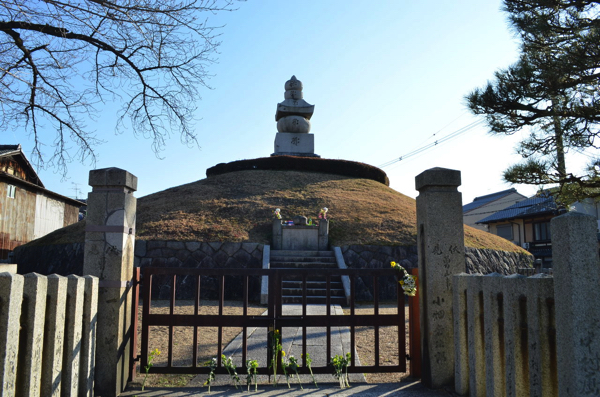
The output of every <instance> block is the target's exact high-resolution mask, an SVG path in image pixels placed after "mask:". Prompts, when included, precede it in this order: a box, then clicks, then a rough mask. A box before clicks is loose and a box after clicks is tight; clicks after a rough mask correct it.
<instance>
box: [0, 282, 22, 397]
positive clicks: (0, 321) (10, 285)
mask: <svg viewBox="0 0 600 397" xmlns="http://www.w3.org/2000/svg"><path fill="white" fill-rule="evenodd" d="M23 284H24V279H23V276H21V275H19V274H13V273H0V301H2V302H4V303H3V304H2V310H0V395H2V396H14V395H15V388H16V381H17V358H18V354H19V329H20V319H21V305H22V302H23Z"/></svg>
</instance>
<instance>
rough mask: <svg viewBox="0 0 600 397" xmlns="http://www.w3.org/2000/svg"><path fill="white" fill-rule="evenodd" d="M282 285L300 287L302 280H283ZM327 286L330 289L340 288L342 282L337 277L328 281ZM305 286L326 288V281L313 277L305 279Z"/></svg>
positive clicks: (284, 286)
mask: <svg viewBox="0 0 600 397" xmlns="http://www.w3.org/2000/svg"><path fill="white" fill-rule="evenodd" d="M282 287H283V288H297V289H302V280H300V281H297V280H283V282H282ZM329 287H330V288H332V289H342V288H343V284H342V282H341V281H340V279H339V277H338V278H337V279H333V280H331V281H330V282H329ZM306 288H312V289H315V288H317V289H326V288H327V282H326V281H324V280H323V279H322V278H320V277H315V278H313V279H312V280H306Z"/></svg>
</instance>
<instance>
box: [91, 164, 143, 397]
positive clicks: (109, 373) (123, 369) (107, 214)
mask: <svg viewBox="0 0 600 397" xmlns="http://www.w3.org/2000/svg"><path fill="white" fill-rule="evenodd" d="M89 183H90V186H92V192H91V193H90V194H89V195H88V217H87V224H86V233H85V254H84V255H85V256H84V266H83V274H84V275H92V276H96V277H98V278H99V283H98V323H97V336H98V338H97V344H96V371H95V395H101V396H102V397H109V396H117V395H118V394H119V393H120V392H121V391H123V389H124V388H125V385H126V383H127V374H128V373H129V370H128V368H129V349H130V346H129V344H130V338H131V332H132V329H131V302H132V296H131V279H132V277H133V260H134V257H133V250H134V242H135V237H134V233H135V211H136V198H135V197H134V196H133V192H135V190H136V189H137V177H135V176H134V175H132V174H130V173H129V172H127V171H125V170H122V169H119V168H105V169H100V170H92V171H90V182H89Z"/></svg>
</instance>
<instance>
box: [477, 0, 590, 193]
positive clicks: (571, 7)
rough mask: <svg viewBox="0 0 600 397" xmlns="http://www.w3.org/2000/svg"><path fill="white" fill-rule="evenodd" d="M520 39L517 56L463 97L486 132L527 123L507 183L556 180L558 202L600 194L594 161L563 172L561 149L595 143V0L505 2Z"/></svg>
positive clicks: (507, 130)
mask: <svg viewBox="0 0 600 397" xmlns="http://www.w3.org/2000/svg"><path fill="white" fill-rule="evenodd" d="M504 7H505V10H506V11H507V12H508V13H509V20H510V23H511V26H512V27H513V28H514V30H515V32H516V34H517V35H518V37H519V38H520V40H521V54H520V57H519V60H518V61H517V62H516V63H515V64H514V65H512V66H510V67H509V68H507V69H505V70H500V71H498V72H496V74H495V80H494V81H492V82H488V84H487V86H486V87H484V88H480V89H476V90H474V91H473V92H472V93H470V94H469V95H468V96H467V98H466V99H467V102H468V106H469V108H470V110H471V111H472V112H473V113H474V114H477V115H485V117H486V120H487V123H488V126H489V127H490V130H491V133H494V134H507V135H511V134H514V133H515V132H517V131H520V130H521V129H522V128H529V131H530V135H529V137H528V138H527V139H525V140H524V141H522V142H520V144H519V146H518V148H517V152H518V153H519V154H520V155H521V156H522V157H523V158H524V161H523V162H522V163H518V164H515V165H512V166H510V167H509V168H508V169H507V170H506V171H505V172H504V179H505V180H506V181H508V182H511V183H525V184H533V185H541V186H543V185H553V184H557V185H558V189H556V196H557V200H558V201H559V202H562V203H563V204H569V203H571V202H574V201H577V200H582V199H585V198H587V197H600V175H599V171H600V160H599V159H597V158H596V159H594V160H592V161H591V163H590V164H589V165H588V167H587V169H586V170H585V171H584V172H581V173H579V174H577V173H573V172H568V171H567V165H566V162H565V152H567V151H569V150H574V151H577V152H580V151H583V150H585V149H589V148H597V147H598V142H597V141H598V137H599V123H600V89H599V79H600V46H599V45H598V43H600V18H599V15H600V2H599V1H577V0H505V1H504Z"/></svg>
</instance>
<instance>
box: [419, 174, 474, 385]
mask: <svg viewBox="0 0 600 397" xmlns="http://www.w3.org/2000/svg"><path fill="white" fill-rule="evenodd" d="M415 183H416V189H417V190H418V191H419V196H418V197H417V246H418V250H419V298H420V299H419V305H420V310H421V356H422V373H421V376H422V379H421V381H422V382H423V384H424V385H425V386H427V387H429V388H432V389H438V388H441V387H443V386H451V387H453V386H454V326H453V316H452V276H453V275H455V274H459V273H463V272H465V270H466V269H465V247H464V245H465V244H464V231H463V216H462V195H461V193H460V192H459V191H458V190H457V188H458V186H460V171H455V170H449V169H444V168H432V169H429V170H427V171H424V172H422V173H421V174H419V175H417V177H416V178H415Z"/></svg>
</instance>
